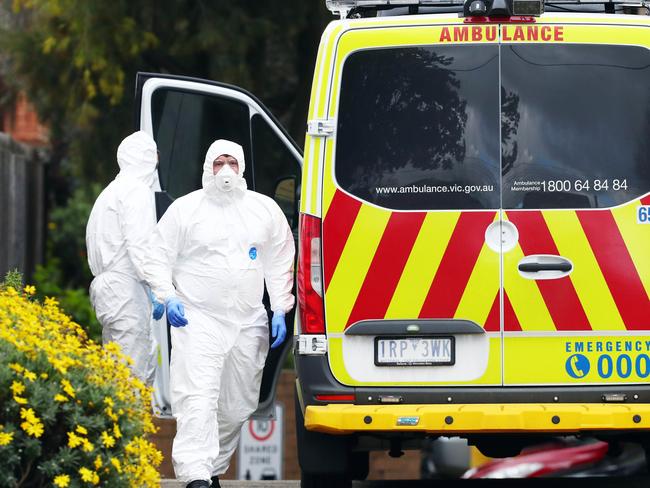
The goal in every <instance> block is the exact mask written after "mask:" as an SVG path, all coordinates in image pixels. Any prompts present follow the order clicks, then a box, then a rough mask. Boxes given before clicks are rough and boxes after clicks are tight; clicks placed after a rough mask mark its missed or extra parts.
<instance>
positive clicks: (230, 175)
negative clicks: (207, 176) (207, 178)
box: [214, 164, 237, 192]
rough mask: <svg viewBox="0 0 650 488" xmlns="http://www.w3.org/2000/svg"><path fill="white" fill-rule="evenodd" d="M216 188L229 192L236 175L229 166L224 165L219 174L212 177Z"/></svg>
mask: <svg viewBox="0 0 650 488" xmlns="http://www.w3.org/2000/svg"><path fill="white" fill-rule="evenodd" d="M214 179H215V183H216V185H217V188H219V190H221V191H226V192H227V191H231V190H232V189H233V188H234V187H235V182H236V181H237V173H235V172H234V171H233V169H232V168H231V167H230V165H229V164H225V165H224V166H223V167H222V168H221V169H220V170H219V172H218V173H217V174H216V175H214Z"/></svg>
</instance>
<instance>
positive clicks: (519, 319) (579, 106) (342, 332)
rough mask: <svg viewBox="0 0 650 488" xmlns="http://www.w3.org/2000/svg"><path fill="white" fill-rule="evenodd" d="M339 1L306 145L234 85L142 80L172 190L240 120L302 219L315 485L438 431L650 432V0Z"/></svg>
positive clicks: (496, 448) (307, 454) (305, 362)
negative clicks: (375, 455) (225, 115)
mask: <svg viewBox="0 0 650 488" xmlns="http://www.w3.org/2000/svg"><path fill="white" fill-rule="evenodd" d="M327 5H328V7H329V8H330V10H332V12H333V13H335V14H337V15H339V16H340V17H341V18H340V20H335V21H333V22H332V23H331V24H330V25H329V26H328V27H327V29H326V30H325V32H324V33H323V36H322V40H321V44H320V48H319V52H318V57H317V60H316V65H315V71H314V77H313V89H312V96H311V102H310V107H309V113H308V117H307V120H308V122H307V137H306V142H305V147H304V156H303V155H301V154H300V150H299V149H298V148H297V147H296V146H295V144H293V143H292V141H291V139H290V138H289V137H288V135H287V134H286V132H285V131H284V130H283V129H282V128H281V127H279V125H278V124H277V121H276V120H275V119H274V118H273V117H272V116H271V115H270V114H269V113H268V111H267V110H266V109H264V107H263V106H262V105H261V103H260V102H259V101H257V100H256V99H255V98H254V97H253V96H252V95H250V94H247V93H245V92H243V91H241V90H239V89H237V88H235V87H228V86H225V85H222V84H219V83H214V82H205V81H199V80H191V79H181V78H178V77H160V76H157V75H142V79H141V82H140V83H139V87H140V91H139V97H140V103H141V107H142V112H141V127H143V128H144V129H145V130H148V131H150V132H151V133H152V134H153V135H154V137H155V138H156V140H157V141H159V144H161V143H162V144H163V146H164V147H163V148H161V158H162V159H161V170H160V171H161V175H160V176H161V198H160V201H161V202H162V200H164V198H162V196H164V195H165V193H168V194H170V195H171V197H175V196H180V195H181V194H183V193H184V192H187V191H191V189H194V188H195V187H197V185H198V184H199V182H200V176H199V175H200V164H198V165H197V166H196V167H192V168H188V167H187V166H188V163H187V161H190V160H191V161H194V160H196V161H200V160H201V157H202V156H201V157H200V155H201V151H203V150H204V149H205V147H207V144H208V143H209V141H210V140H211V139H214V138H215V136H217V135H218V137H224V138H234V139H235V140H237V141H239V142H240V143H242V144H243V145H244V146H245V151H246V157H247V160H249V158H250V161H252V168H253V171H252V174H251V175H249V177H250V178H251V180H250V182H249V186H250V187H252V188H255V189H256V190H258V191H262V192H264V193H267V194H268V195H270V196H272V197H274V198H276V199H277V200H278V201H280V202H281V203H282V205H283V208H284V209H285V210H286V212H285V213H286V214H287V218H288V219H289V221H290V223H291V224H292V225H293V226H294V228H295V229H296V233H297V235H298V251H299V252H298V262H297V275H296V283H297V290H296V292H297V299H298V300H297V311H296V316H295V329H294V335H293V339H292V340H293V344H294V349H293V351H294V355H295V365H296V376H297V378H296V409H297V414H296V419H297V420H296V428H297V439H298V457H299V462H300V466H301V472H302V486H303V487H305V488H306V487H321V486H322V487H349V486H350V485H351V481H352V480H353V479H364V478H365V477H366V476H367V475H368V459H369V452H371V451H374V450H379V451H385V452H388V454H389V455H391V456H394V457H399V456H401V455H402V454H403V451H404V450H406V449H418V448H419V447H420V446H421V444H422V442H423V440H424V439H427V438H436V437H439V436H460V437H463V438H466V439H468V441H469V443H470V444H472V445H474V446H477V447H478V449H479V450H481V451H482V452H483V453H484V454H485V455H488V456H493V457H500V456H511V455H515V454H517V453H518V452H519V451H520V450H521V449H522V448H523V447H524V446H526V445H529V444H532V443H535V442H538V441H539V440H541V439H543V438H545V437H547V436H557V435H572V436H573V435H589V436H595V437H597V438H600V439H603V440H605V441H609V442H615V441H621V440H633V441H635V442H639V443H641V444H642V445H643V447H644V448H645V449H646V450H650V437H648V434H650V432H649V431H650V385H649V379H650V299H649V293H650V90H649V89H648V87H649V86H650V19H649V17H648V4H647V3H645V2H644V1H643V2H636V3H635V2H622V1H618V0H615V1H611V2H602V1H599V2H597V1H593V0H586V1H579V0H560V1H554V2H546V3H544V2H543V0H541V1H540V0H467V1H466V2H463V1H461V0H428V1H427V0H420V1H416V0H383V1H382V0H377V1H368V0H328V1H327ZM219 110H229V111H231V112H232V114H236V116H231V117H229V118H228V119H224V118H222V117H219V114H218V112H219ZM231 112H229V113H231ZM182 114H191V115H182ZM183 117H187V119H184V118H183ZM224 120H228V124H226V123H225V122H224ZM231 121H232V123H231ZM194 148H196V150H195V149H194ZM169 151H172V152H177V153H179V156H178V157H177V160H175V159H174V158H175V157H176V156H169V155H166V156H165V153H166V152H169ZM188 151H189V153H188ZM193 151H194V152H193ZM181 152H182V154H181ZM188 156H189V157H188ZM162 207H164V205H163V204H162V203H161V208H162ZM288 348H289V345H287V347H286V348H285V349H284V350H283V351H281V352H278V353H276V357H271V358H270V362H269V363H268V365H267V370H266V371H265V381H266V383H265V389H264V391H263V395H262V396H263V398H262V399H261V401H262V406H264V404H265V403H264V402H266V404H269V402H272V396H273V384H274V379H275V378H277V364H278V363H279V362H281V359H282V354H286V353H287V349H288ZM273 361H275V362H273ZM265 395H266V396H265Z"/></svg>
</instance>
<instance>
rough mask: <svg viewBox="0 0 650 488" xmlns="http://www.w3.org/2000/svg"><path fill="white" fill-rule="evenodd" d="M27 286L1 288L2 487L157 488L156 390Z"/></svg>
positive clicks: (111, 349)
mask: <svg viewBox="0 0 650 488" xmlns="http://www.w3.org/2000/svg"><path fill="white" fill-rule="evenodd" d="M34 293H35V290H34V289H33V287H30V286H27V287H25V288H24V289H23V290H21V291H17V290H16V289H15V288H13V287H11V286H5V287H0V487H14V486H56V487H59V488H65V487H85V486H111V487H135V488H143V487H153V486H156V487H157V486H159V485H160V479H159V474H158V470H157V466H158V465H159V464H160V462H161V461H162V455H161V453H160V452H159V451H158V450H157V449H156V448H155V446H154V445H153V444H152V443H151V442H150V441H149V440H147V436H148V434H151V433H153V432H155V427H154V425H153V422H152V417H151V407H150V399H151V391H150V389H149V388H147V387H146V386H145V385H144V384H143V383H142V382H141V381H140V380H138V379H137V378H135V376H132V375H131V372H130V369H129V367H128V362H129V361H130V360H129V359H128V358H127V357H126V356H124V355H122V353H121V352H120V350H119V347H118V346H116V345H114V344H108V345H107V346H106V347H102V346H101V345H99V344H96V343H94V342H93V341H91V340H89V339H88V338H87V336H86V334H85V332H84V331H83V329H82V328H81V327H80V326H79V325H78V324H76V323H74V322H73V321H72V320H70V318H69V317H67V316H66V315H65V314H64V313H63V312H62V310H61V309H60V308H59V307H58V303H57V302H56V300H55V299H53V298H47V299H46V300H45V303H39V302H38V301H36V300H35V299H33V298H32V297H33V295H34Z"/></svg>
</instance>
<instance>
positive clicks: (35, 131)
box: [2, 93, 49, 146]
mask: <svg viewBox="0 0 650 488" xmlns="http://www.w3.org/2000/svg"><path fill="white" fill-rule="evenodd" d="M2 127H3V132H6V133H7V134H9V135H10V136H11V137H12V138H13V139H14V140H15V141H18V142H22V143H24V144H29V145H30V146H45V145H47V143H48V140H49V133H48V130H47V129H46V128H45V126H43V125H42V124H41V123H40V121H39V120H38V116H37V115H36V111H35V110H34V107H33V106H32V105H31V104H30V103H29V101H28V100H27V97H26V96H25V94H24V93H21V94H19V95H18V100H17V101H16V106H15V108H14V111H13V113H5V114H4V117H3V120H2Z"/></svg>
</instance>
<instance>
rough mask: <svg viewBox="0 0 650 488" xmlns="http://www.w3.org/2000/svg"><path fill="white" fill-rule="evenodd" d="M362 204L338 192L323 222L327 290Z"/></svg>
mask: <svg viewBox="0 0 650 488" xmlns="http://www.w3.org/2000/svg"><path fill="white" fill-rule="evenodd" d="M360 208H361V202H360V201H358V200H356V199H354V198H351V197H349V196H348V195H346V194H345V193H343V192H341V191H339V190H336V193H334V198H333V199H332V203H331V205H330V207H329V210H328V211H327V215H326V216H325V221H324V222H323V246H322V249H323V277H324V278H323V279H324V280H325V290H327V286H328V285H329V283H330V281H331V280H332V275H333V274H334V270H335V269H336V265H337V264H338V262H339V259H340V258H341V253H343V249H344V248H345V243H346V242H347V241H348V236H349V235H350V232H351V231H352V226H353V225H354V221H355V220H356V219H357V215H358V214H359V209H360Z"/></svg>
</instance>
